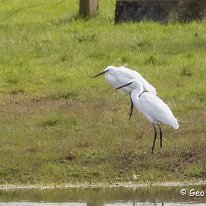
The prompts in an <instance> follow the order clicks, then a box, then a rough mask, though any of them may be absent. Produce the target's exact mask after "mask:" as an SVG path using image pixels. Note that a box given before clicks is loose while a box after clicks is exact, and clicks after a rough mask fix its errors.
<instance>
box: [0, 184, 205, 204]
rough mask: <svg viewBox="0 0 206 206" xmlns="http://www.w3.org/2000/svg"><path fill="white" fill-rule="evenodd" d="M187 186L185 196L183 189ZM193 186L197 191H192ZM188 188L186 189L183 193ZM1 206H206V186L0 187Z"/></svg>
mask: <svg viewBox="0 0 206 206" xmlns="http://www.w3.org/2000/svg"><path fill="white" fill-rule="evenodd" d="M181 189H186V195H181V194H180V190H181ZM193 189H194V190H193ZM184 192H185V190H183V193H184ZM0 205H1V206H31V205H34V206H43V205H45V206H59V205H60V206H143V205H145V206H173V205H174V206H186V205H189V206H192V205H195V206H203V205H206V186H204V187H200V186H198V187H197V186H195V187H193V186H190V187H181V188H180V187H145V188H135V189H131V188H110V189H80V188H75V189H27V190H26V189H21V190H0Z"/></svg>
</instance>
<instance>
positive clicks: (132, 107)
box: [129, 94, 134, 120]
mask: <svg viewBox="0 0 206 206" xmlns="http://www.w3.org/2000/svg"><path fill="white" fill-rule="evenodd" d="M130 102H131V106H130V113H129V120H130V119H131V117H132V111H133V109H134V104H133V102H132V97H131V94H130Z"/></svg>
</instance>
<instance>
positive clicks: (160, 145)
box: [158, 122, 162, 148]
mask: <svg viewBox="0 0 206 206" xmlns="http://www.w3.org/2000/svg"><path fill="white" fill-rule="evenodd" d="M158 125H159V130H160V147H161V148H162V129H161V126H160V122H159V123H158Z"/></svg>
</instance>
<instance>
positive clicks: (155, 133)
mask: <svg viewBox="0 0 206 206" xmlns="http://www.w3.org/2000/svg"><path fill="white" fill-rule="evenodd" d="M153 128H154V140H153V145H152V154H153V153H154V147H155V142H156V139H157V130H156V128H155V125H154V124H153Z"/></svg>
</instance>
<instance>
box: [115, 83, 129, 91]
mask: <svg viewBox="0 0 206 206" xmlns="http://www.w3.org/2000/svg"><path fill="white" fill-rule="evenodd" d="M132 83H133V82H129V83H127V84H124V85H122V86H120V87H117V88H116V89H115V90H117V89H121V88H122V87H126V86H129V85H130V84H132Z"/></svg>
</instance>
